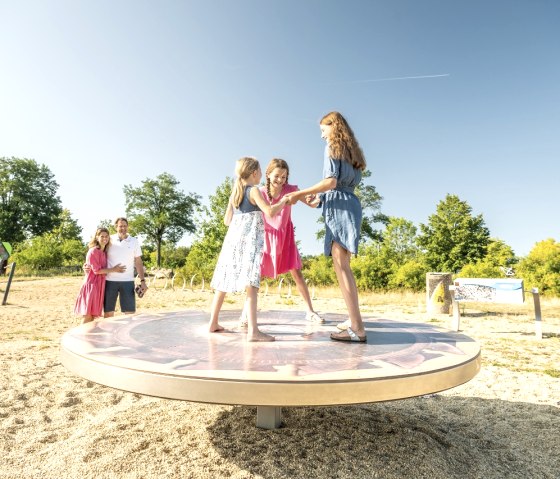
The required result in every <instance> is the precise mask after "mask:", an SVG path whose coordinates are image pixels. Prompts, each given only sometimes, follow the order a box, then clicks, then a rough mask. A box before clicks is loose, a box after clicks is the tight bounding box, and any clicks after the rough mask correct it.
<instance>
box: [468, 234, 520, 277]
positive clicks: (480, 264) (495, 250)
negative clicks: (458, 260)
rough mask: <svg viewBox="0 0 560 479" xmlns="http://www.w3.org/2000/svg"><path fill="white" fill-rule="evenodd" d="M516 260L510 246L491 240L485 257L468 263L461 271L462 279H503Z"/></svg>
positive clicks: (497, 240)
mask: <svg viewBox="0 0 560 479" xmlns="http://www.w3.org/2000/svg"><path fill="white" fill-rule="evenodd" d="M516 261H517V259H516V258H515V254H514V252H513V249H512V248H511V246H509V245H507V244H506V243H505V242H504V241H502V240H500V239H491V240H490V242H489V243H488V248H487V252H486V256H485V257H484V258H482V259H480V260H478V261H476V262H474V263H468V264H466V265H465V266H463V268H462V269H461V276H462V277H464V278H505V277H507V276H511V274H510V273H509V272H510V271H511V270H512V268H511V267H512V266H513V265H514V264H515V263H516Z"/></svg>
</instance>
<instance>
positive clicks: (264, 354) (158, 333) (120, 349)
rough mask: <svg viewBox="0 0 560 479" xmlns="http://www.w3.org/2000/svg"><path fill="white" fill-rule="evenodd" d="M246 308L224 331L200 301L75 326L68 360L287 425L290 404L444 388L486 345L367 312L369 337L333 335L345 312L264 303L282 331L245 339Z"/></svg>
mask: <svg viewBox="0 0 560 479" xmlns="http://www.w3.org/2000/svg"><path fill="white" fill-rule="evenodd" d="M239 314H240V311H223V312H222V313H221V315H220V324H222V325H223V326H224V327H226V328H227V331H226V332H223V333H209V332H208V319H209V315H208V314H207V313H204V312H201V311H177V312H166V313H159V314H158V313H155V314H137V315H133V316H121V317H117V318H110V319H105V320H102V321H96V322H92V323H88V324H84V325H80V326H78V327H75V328H73V329H71V330H69V331H67V332H66V333H65V334H64V335H63V337H62V339H61V353H60V354H61V361H62V364H63V365H64V366H66V368H68V369H69V370H70V371H72V372H74V373H76V374H78V375H79V376H82V377H84V378H87V379H89V380H91V381H94V382H97V383H99V384H104V385H106V386H110V387H114V388H117V389H122V390H126V391H131V392H137V393H141V394H147V395H150V396H158V397H163V398H171V399H182V400H187V401H196V402H205V403H215V404H237V405H252V406H257V426H259V427H264V428H275V427H279V425H280V422H281V409H280V408H281V407H282V406H327V405H340V404H358V403H368V402H376V401H387V400H394V399H404V398H409V397H414V396H421V395H425V394H430V393H434V392H438V391H443V390H445V389H449V388H452V387H455V386H458V385H460V384H463V383H465V382H467V381H469V380H470V379H472V378H473V377H474V376H475V375H476V374H477V372H478V371H479V369H480V347H479V345H478V344H477V343H476V342H475V341H474V340H473V339H471V338H469V337H468V336H465V335H463V334H458V333H454V332H450V331H446V330H442V329H439V328H435V327H433V326H430V325H428V324H422V323H409V322H405V321H395V320H388V319H382V318H372V317H369V318H368V317H367V316H364V325H365V327H366V333H367V337H368V341H367V343H359V344H348V343H344V342H338V341H332V340H331V339H330V337H329V335H330V333H331V332H333V331H337V329H336V328H335V327H334V326H335V325H336V324H338V322H339V321H342V320H344V319H345V317H344V316H342V315H336V314H325V315H323V316H324V318H325V319H326V323H325V324H314V323H309V322H308V321H306V320H305V313H303V312H300V311H260V312H259V314H258V321H259V328H260V329H261V330H262V331H264V332H266V333H269V334H272V335H274V336H275V337H276V341H274V342H269V343H266V342H265V343H262V342H261V343H259V342H256V343H253V342H248V341H246V334H245V333H244V332H243V331H242V330H239V329H237V319H238V318H239Z"/></svg>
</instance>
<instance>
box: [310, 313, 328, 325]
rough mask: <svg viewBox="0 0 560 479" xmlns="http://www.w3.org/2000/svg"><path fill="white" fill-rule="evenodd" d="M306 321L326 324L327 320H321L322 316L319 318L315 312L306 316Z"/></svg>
mask: <svg viewBox="0 0 560 479" xmlns="http://www.w3.org/2000/svg"><path fill="white" fill-rule="evenodd" d="M305 319H306V320H307V321H310V322H312V323H320V324H322V323H324V322H325V320H324V319H323V318H321V316H319V315H318V314H317V313H316V312H315V311H308V312H307V313H306V315H305Z"/></svg>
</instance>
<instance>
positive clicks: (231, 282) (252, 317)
mask: <svg viewBox="0 0 560 479" xmlns="http://www.w3.org/2000/svg"><path fill="white" fill-rule="evenodd" d="M235 174H236V180H235V183H234V186H233V190H232V193H231V196H230V198H229V202H228V206H227V209H226V213H225V215H224V223H225V224H226V225H228V226H229V228H228V231H227V233H226V236H225V238H224V242H223V244H222V250H221V252H220V256H219V258H218V263H217V264H216V268H215V270H214V276H213V277H212V281H211V283H210V284H211V286H212V288H213V289H214V290H215V293H214V299H213V301H212V309H211V313H210V325H209V331H210V332H211V333H218V332H221V331H224V328H223V327H222V326H220V324H219V323H218V316H219V314H220V310H221V308H222V304H223V303H224V299H225V296H226V293H234V292H239V291H245V292H246V294H247V299H246V301H245V304H246V306H247V315H248V330H247V340H248V341H274V336H270V335H269V334H265V333H263V332H262V331H259V328H258V326H257V293H258V291H259V286H260V279H261V261H262V254H263V247H264V221H263V216H262V215H263V213H264V214H266V215H268V216H270V217H272V216H274V215H276V214H277V213H279V212H280V210H282V208H283V207H284V206H285V205H286V204H287V202H288V200H287V199H286V198H285V197H284V198H282V199H281V200H280V201H279V202H278V203H276V204H274V205H270V204H269V203H268V202H266V201H265V200H264V199H263V197H262V195H261V193H260V191H259V188H258V185H259V183H260V181H261V178H262V172H261V168H260V166H259V162H258V161H257V160H256V159H255V158H249V157H245V158H241V159H240V160H238V161H237V165H236V168H235Z"/></svg>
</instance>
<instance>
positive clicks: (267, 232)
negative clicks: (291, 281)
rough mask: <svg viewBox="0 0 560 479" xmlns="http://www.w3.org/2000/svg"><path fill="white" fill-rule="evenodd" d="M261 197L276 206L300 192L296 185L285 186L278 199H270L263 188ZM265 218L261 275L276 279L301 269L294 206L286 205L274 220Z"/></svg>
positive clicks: (264, 216)
mask: <svg viewBox="0 0 560 479" xmlns="http://www.w3.org/2000/svg"><path fill="white" fill-rule="evenodd" d="M259 190H260V192H261V195H262V197H263V198H264V200H265V201H266V202H267V203H270V204H271V205H274V204H276V203H278V201H280V199H281V198H282V197H283V196H284V195H286V194H288V193H292V192H294V191H297V190H298V187H297V186H295V185H289V184H287V183H286V184H285V185H284V186H283V187H282V191H281V192H280V195H279V196H278V198H273V199H272V201H270V200H269V199H268V195H267V193H266V187H264V186H263V187H261V188H260V189H259ZM263 218H264V253H263V258H262V263H261V275H262V276H267V277H269V278H276V276H278V275H279V274H282V273H286V272H288V271H290V270H292V269H301V258H300V256H299V252H298V249H297V245H296V239H295V237H294V225H293V224H292V206H291V205H286V206H284V208H282V210H281V211H280V213H278V214H277V215H276V216H274V217H273V218H269V217H268V216H266V215H265V214H263Z"/></svg>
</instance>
